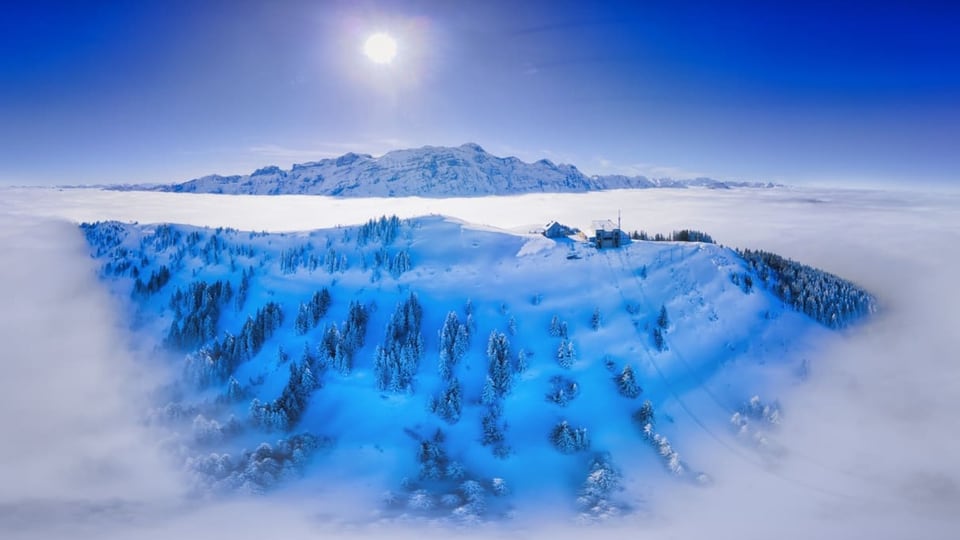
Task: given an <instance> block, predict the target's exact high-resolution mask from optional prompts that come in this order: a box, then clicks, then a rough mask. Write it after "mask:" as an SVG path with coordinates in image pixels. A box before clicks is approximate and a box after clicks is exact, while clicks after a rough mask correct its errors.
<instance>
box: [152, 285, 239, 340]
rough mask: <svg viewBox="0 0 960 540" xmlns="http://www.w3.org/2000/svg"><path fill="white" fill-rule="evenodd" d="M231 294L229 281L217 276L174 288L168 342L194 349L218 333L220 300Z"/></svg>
mask: <svg viewBox="0 0 960 540" xmlns="http://www.w3.org/2000/svg"><path fill="white" fill-rule="evenodd" d="M232 297H233V288H232V287H231V285H230V282H229V281H227V282H224V281H221V280H217V281H215V282H213V283H210V284H208V283H207V282H205V281H196V282H193V283H191V284H190V285H189V287H187V290H186V291H184V290H182V289H180V288H179V287H178V288H177V290H176V291H174V293H173V294H172V295H171V296H170V308H171V309H172V310H173V322H171V323H170V330H169V332H168V333H167V341H166V343H167V346H168V347H171V348H173V349H178V350H190V349H196V348H197V347H199V346H201V345H203V344H204V343H206V342H207V341H209V340H211V339H213V338H214V337H215V336H216V335H217V323H218V322H219V320H220V310H221V308H222V307H223V304H225V303H227V302H229V301H230V299H231V298H232Z"/></svg>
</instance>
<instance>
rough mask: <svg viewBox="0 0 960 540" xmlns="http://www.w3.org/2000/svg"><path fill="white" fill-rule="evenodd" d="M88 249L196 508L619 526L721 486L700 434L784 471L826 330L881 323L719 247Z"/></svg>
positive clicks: (241, 236) (116, 232) (394, 225)
mask: <svg viewBox="0 0 960 540" xmlns="http://www.w3.org/2000/svg"><path fill="white" fill-rule="evenodd" d="M84 230H85V232H86V235H87V238H88V241H89V243H90V245H91V249H92V251H93V255H94V256H95V257H97V258H98V259H100V260H102V261H103V266H102V275H103V277H104V279H105V280H107V281H108V282H109V283H110V284H111V286H112V287H113V289H114V290H115V291H116V292H117V293H118V294H119V295H120V296H121V297H123V298H129V299H130V303H129V306H130V311H131V320H133V321H135V326H136V331H138V332H139V333H141V335H142V336H144V338H145V339H152V340H154V341H155V342H156V343H157V344H158V346H160V347H161V348H162V350H165V351H167V353H168V354H169V357H170V362H171V365H174V366H175V371H176V372H177V373H178V376H177V381H176V383H175V384H174V385H173V386H171V387H170V388H167V389H166V390H165V391H164V392H160V393H159V395H160V396H162V398H161V400H160V402H159V403H158V404H157V408H156V409H155V410H153V411H152V412H151V413H150V415H149V417H150V419H151V421H152V422H153V423H155V424H156V425H159V426H164V427H166V428H168V429H170V430H171V432H172V433H175V434H176V440H177V441H179V445H177V447H178V448H179V449H180V450H179V452H180V454H181V456H182V458H183V462H184V464H185V466H186V467H187V468H188V470H189V471H190V472H191V473H192V474H193V475H194V477H195V479H196V481H197V488H198V489H200V490H203V491H224V490H225V491H231V490H237V489H240V490H248V491H262V490H267V489H273V488H275V487H276V486H277V485H278V484H281V483H283V482H285V481H290V480H293V479H295V478H300V477H302V478H303V479H302V480H300V482H301V483H303V484H305V485H307V486H315V487H316V488H317V489H323V488H327V489H329V488H330V487H331V486H339V487H338V488H337V489H347V487H349V488H350V489H356V490H359V491H361V493H362V494H363V496H362V497H361V498H365V500H367V501H368V504H369V506H370V507H371V508H376V509H378V512H379V513H380V515H382V516H384V517H388V518H389V517H392V516H410V515H413V516H422V517H425V518H436V517H441V518H445V519H451V520H457V521H464V522H470V521H474V520H478V519H496V518H503V517H509V516H511V515H514V514H515V513H517V512H527V511H539V510H543V508H544V507H550V508H552V509H553V510H560V511H564V510H568V511H569V512H570V513H577V514H578V515H579V516H580V517H581V518H582V519H586V520H592V519H604V518H607V517H610V516H612V515H615V514H617V513H621V512H626V511H630V510H631V509H635V508H637V507H638V505H640V504H641V503H640V501H642V500H645V499H648V498H649V497H650V495H651V494H650V493H649V482H650V481H651V479H657V478H659V479H662V480H664V481H666V480H668V479H669V478H671V477H673V478H676V479H678V480H680V481H690V482H709V478H710V471H703V470H700V469H699V468H698V464H697V463H696V462H688V461H687V460H685V459H684V458H683V455H684V454H683V452H684V443H685V441H686V440H687V438H688V437H687V436H686V435H685V434H689V433H690V432H692V431H694V430H698V429H710V430H713V432H715V433H720V434H721V435H722V436H724V437H729V438H730V440H731V442H730V444H742V445H744V447H745V448H748V449H750V450H747V451H756V452H760V453H762V454H773V453H775V451H776V442H775V441H776V426H777V424H778V423H779V422H780V421H781V411H780V410H779V408H778V407H777V405H776V403H775V400H774V399H772V398H773V397H775V396H764V391H765V389H766V388H767V387H768V383H769V381H771V380H779V379H783V378H789V377H796V376H797V374H798V373H801V372H802V369H801V368H802V363H801V360H800V358H799V357H798V356H797V355H794V354H791V353H792V352H795V351H797V350H799V349H802V348H803V347H804V346H805V345H806V344H807V343H809V341H810V340H814V339H815V338H816V337H817V336H818V335H822V334H823V333H826V332H829V331H830V330H829V329H828V328H827V326H826V325H821V324H819V323H818V322H817V321H816V320H814V318H811V316H812V317H815V318H816V319H818V320H821V321H823V322H824V323H826V324H827V325H830V326H840V325H842V324H846V323H847V322H851V321H853V320H855V319H856V318H857V317H859V316H861V315H864V314H866V313H868V312H870V311H871V310H872V309H873V304H872V303H873V300H872V298H871V297H870V296H869V295H868V294H867V293H865V292H864V291H861V290H859V289H857V288H856V287H854V286H852V285H850V284H849V283H846V282H844V281H842V280H840V279H839V278H836V277H834V276H829V275H827V274H823V273H820V272H817V271H814V270H812V269H809V268H806V267H802V266H800V265H797V264H796V263H792V262H789V261H784V260H782V259H777V258H773V257H771V256H767V255H757V254H756V253H752V252H750V253H745V255H746V257H747V259H744V258H743V257H741V255H740V254H738V253H737V252H735V251H733V250H730V249H728V248H723V247H720V246H717V245H713V244H706V243H696V242H645V241H644V242H636V243H633V244H630V245H628V246H627V247H624V248H622V249H614V250H602V251H599V250H596V249H595V248H593V247H590V246H589V245H588V244H584V243H581V242H578V241H576V240H574V239H561V240H552V239H547V238H544V237H543V236H539V235H515V234H506V233H503V232H499V231H495V230H485V229H478V228H475V227H472V226H469V225H466V224H463V223H461V222H457V221H453V220H449V219H445V218H440V217H428V218H419V219H413V220H409V221H401V220H399V219H396V218H380V219H377V220H371V221H369V222H367V223H366V224H364V225H362V226H356V227H345V228H337V229H330V230H318V231H311V232H303V233H295V234H266V233H250V232H240V231H236V230H231V229H215V230H214V229H203V228H197V227H188V226H178V225H150V226H141V225H126V224H120V223H116V222H104V223H98V224H94V225H84ZM748 261H749V262H748ZM783 297H787V298H789V299H790V300H791V301H790V302H788V303H785V302H784V301H783V300H781V298H783ZM794 300H799V302H795V301H794ZM789 305H798V307H800V308H801V309H804V310H805V311H806V312H807V313H809V315H810V316H808V315H806V314H803V313H800V312H798V311H794V310H792V309H790V307H788V306H789ZM807 306H810V307H809V309H807ZM757 394H760V395H761V396H763V397H764V398H765V399H760V398H759V397H754V396H756V395H757ZM690 403H698V404H700V406H698V407H691V406H690ZM787 416H789V414H788V413H787ZM738 441H739V442H738Z"/></svg>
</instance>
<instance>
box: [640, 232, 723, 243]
mask: <svg viewBox="0 0 960 540" xmlns="http://www.w3.org/2000/svg"><path fill="white" fill-rule="evenodd" d="M630 238H632V239H633V240H645V241H648V242H703V243H705V244H715V243H716V242H714V240H713V237H711V236H710V235H709V234H707V233H705V232H703V231H697V230H693V229H681V230H679V231H673V232H672V233H670V234H668V235H664V234H660V233H656V234H654V235H650V234H649V233H647V232H646V231H633V233H631V234H630Z"/></svg>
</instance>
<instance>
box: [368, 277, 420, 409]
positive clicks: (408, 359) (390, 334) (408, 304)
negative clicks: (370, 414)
mask: <svg viewBox="0 0 960 540" xmlns="http://www.w3.org/2000/svg"><path fill="white" fill-rule="evenodd" d="M422 320H423V307H422V306H421V305H420V301H419V300H417V295H415V294H413V293H410V296H408V297H407V299H406V300H404V301H403V302H402V303H401V304H399V305H398V306H397V309H396V311H394V313H393V316H392V317H391V318H390V322H389V323H388V324H387V332H386V336H385V337H384V342H383V345H381V346H379V347H377V350H376V356H375V358H374V363H373V372H374V378H375V379H376V381H377V387H378V388H379V389H380V390H389V391H391V392H402V391H404V390H407V389H409V388H410V387H411V385H412V384H413V379H414V377H415V376H416V374H417V370H418V369H419V367H420V359H421V358H422V357H423V335H422V334H421V333H420V325H421V322H422Z"/></svg>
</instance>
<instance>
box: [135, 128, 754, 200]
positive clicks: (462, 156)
mask: <svg viewBox="0 0 960 540" xmlns="http://www.w3.org/2000/svg"><path fill="white" fill-rule="evenodd" d="M691 186H695V187H707V188H714V189H717V188H721V189H725V188H730V187H768V186H767V185H765V184H749V183H743V182H723V181H720V180H713V179H710V178H697V179H694V180H674V179H670V178H662V179H649V178H647V177H644V176H632V177H631V176H623V175H607V176H587V175H585V174H583V173H582V172H581V171H580V170H579V169H577V167H576V166H574V165H568V164H556V163H554V162H553V161H551V160H549V159H546V158H544V159H540V160H538V161H535V162H533V163H527V162H525V161H523V160H521V159H518V158H516V157H512V156H509V157H500V156H496V155H493V154H490V153H489V152H487V151H486V150H484V149H483V147H481V146H480V145H479V144H477V143H474V142H467V143H464V144H462V145H460V146H457V147H445V146H424V147H421V148H414V149H402V150H393V151H390V152H387V153H386V154H384V155H382V156H380V157H373V156H371V155H369V154H358V153H354V152H348V153H346V154H343V155H342V156H339V157H336V158H328V159H321V160H319V161H313V162H308V163H299V164H296V165H293V166H292V167H291V168H290V170H283V169H281V168H280V167H278V166H276V165H271V166H267V167H262V168H260V169H257V170H255V171H254V172H253V173H251V174H249V175H242V176H219V175H209V176H204V177H202V178H197V179H194V180H190V181H187V182H183V183H180V184H172V185H168V186H160V187H156V186H150V187H147V186H133V187H132V188H131V187H126V188H119V189H159V190H162V191H175V192H187V193H226V194H242V195H327V196H334V197H409V196H420V197H440V198H442V197H480V196H488V195H516V194H522V193H576V192H586V191H599V190H606V189H627V188H630V189H639V188H656V187H669V188H685V187H691Z"/></svg>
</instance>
